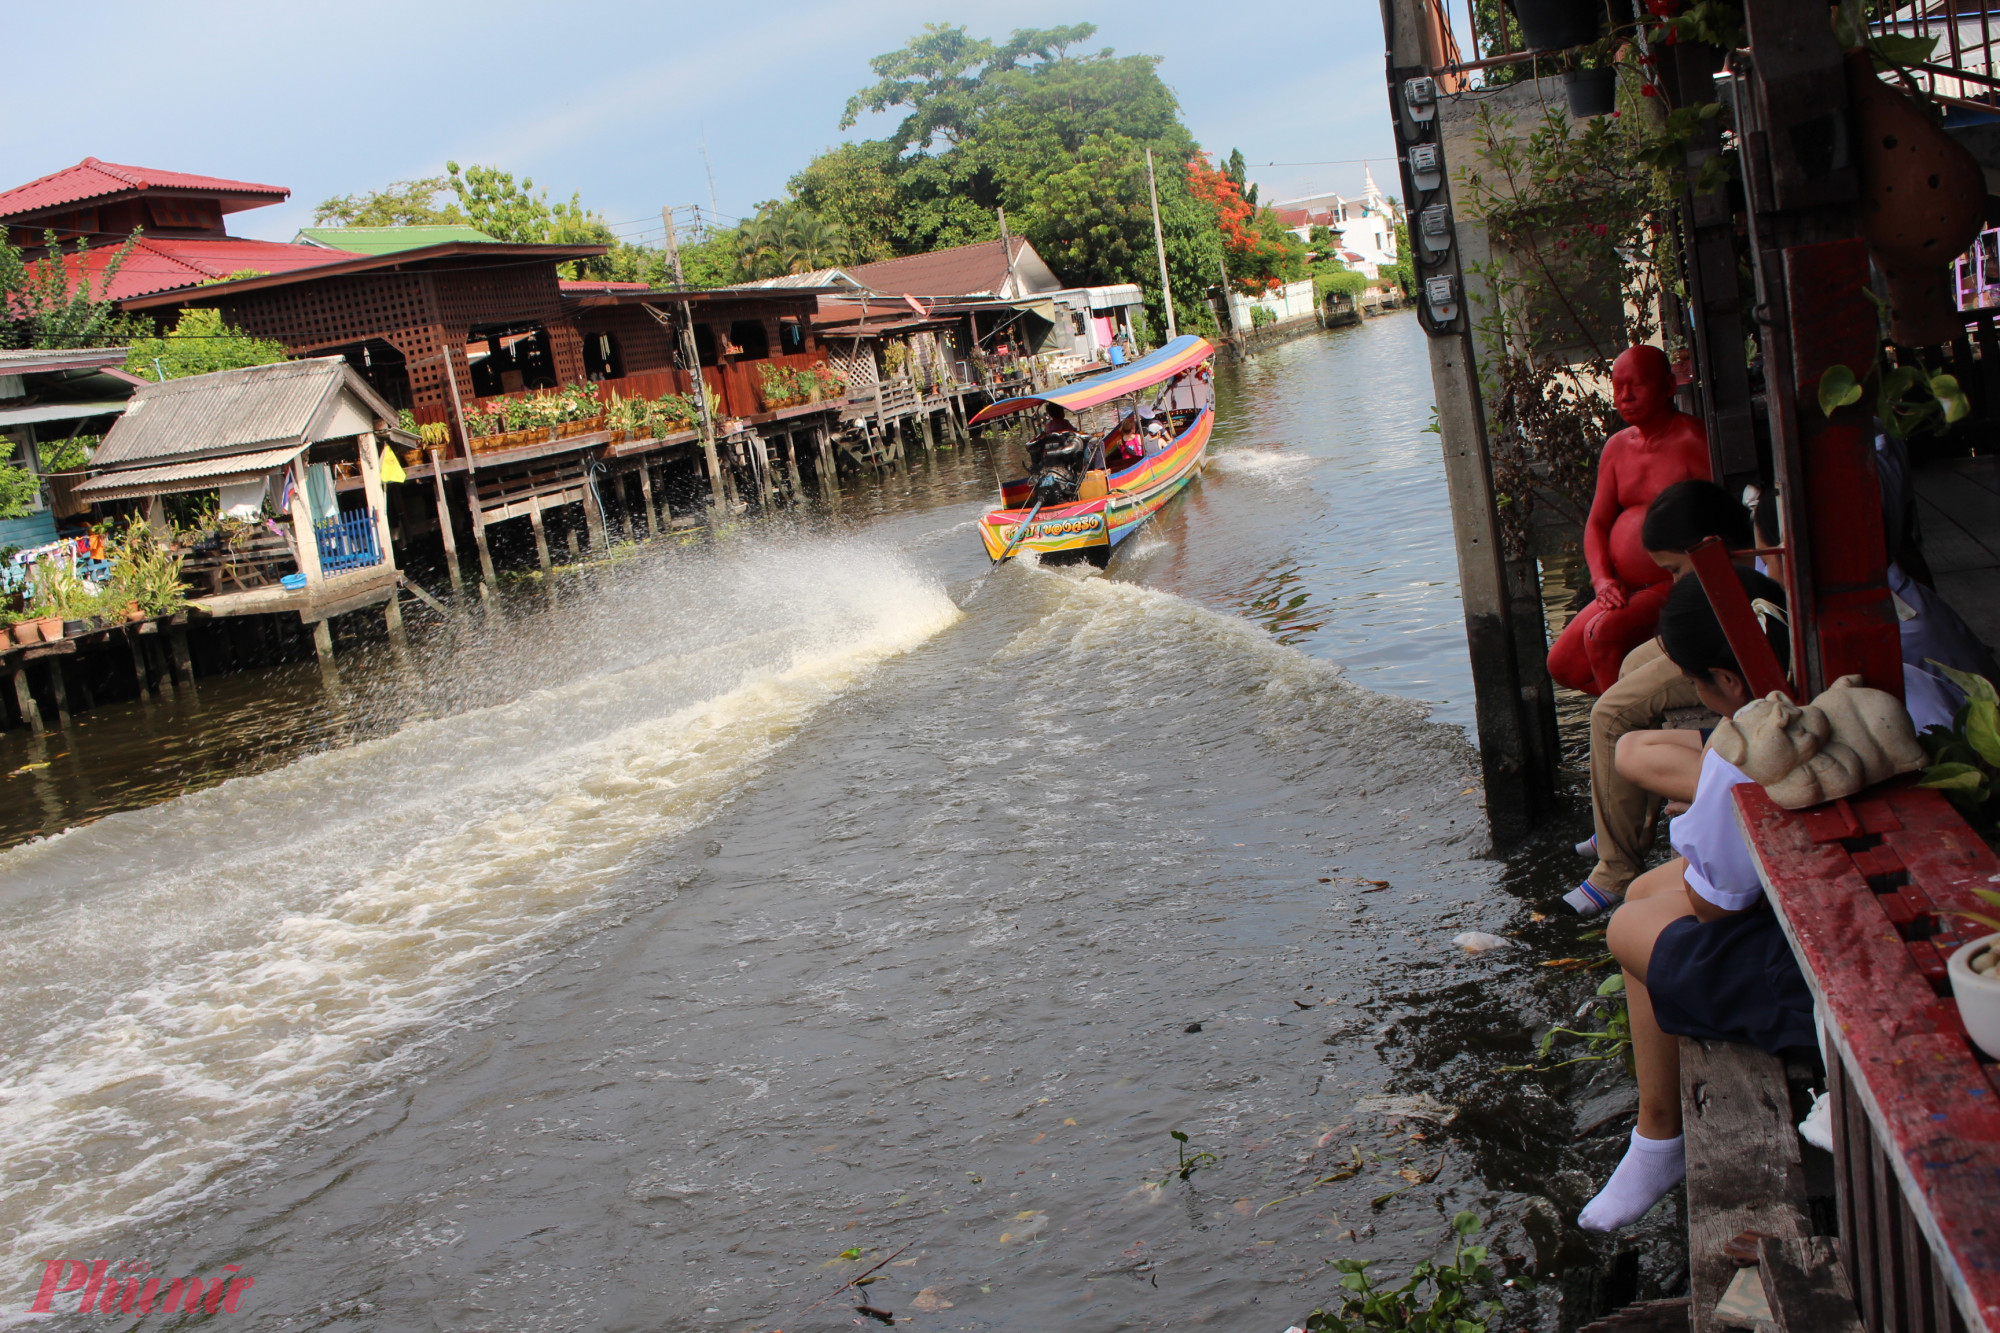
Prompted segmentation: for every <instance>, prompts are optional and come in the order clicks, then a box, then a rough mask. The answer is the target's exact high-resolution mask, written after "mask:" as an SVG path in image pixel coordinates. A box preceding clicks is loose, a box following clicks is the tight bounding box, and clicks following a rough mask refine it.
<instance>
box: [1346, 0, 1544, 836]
mask: <svg viewBox="0 0 2000 1333" xmlns="http://www.w3.org/2000/svg"><path fill="white" fill-rule="evenodd" d="M1427 13H1428V11H1427V10H1426V9H1425V7H1424V0H1382V27H1383V35H1384V37H1385V38H1386V40H1387V45H1388V57H1389V58H1388V69H1387V71H1386V73H1387V75H1388V78H1387V85H1388V86H1387V88H1386V92H1387V93H1388V100H1389V114H1390V120H1391V123H1392V125H1393V126H1394V129H1395V132H1396V137H1397V142H1398V144H1399V145H1400V147H1401V150H1402V151H1401V167H1402V173H1403V197H1404V199H1406V200H1409V201H1411V203H1412V204H1415V203H1417V202H1418V199H1419V195H1420V194H1421V195H1422V196H1423V198H1422V203H1423V206H1424V207H1425V208H1440V209H1443V210H1446V212H1445V217H1446V218H1447V219H1449V217H1450V213H1449V211H1448V210H1449V209H1450V207H1451V186H1450V176H1449V171H1450V168H1451V166H1452V165H1454V164H1452V163H1449V162H1446V161H1444V160H1443V144H1442V142H1441V138H1442V134H1441V130H1440V121H1441V120H1442V119H1443V113H1442V111H1441V109H1440V107H1439V105H1438V103H1439V101H1440V100H1441V99H1440V94H1439V92H1438V85H1437V80H1436V76H1435V75H1434V74H1433V72H1432V71H1433V70H1434V69H1435V68H1436V67H1437V64H1438V56H1437V52H1436V51H1435V50H1433V49H1432V46H1431V41H1432V38H1431V32H1432V30H1431V28H1430V27H1429V24H1428V18H1427ZM1446 95H1449V93H1447V94H1446ZM1420 147H1421V148H1427V149H1429V150H1430V152H1429V153H1427V154H1425V155H1424V156H1428V157H1429V158H1430V160H1431V162H1432V164H1433V166H1434V168H1435V171H1436V176H1435V179H1434V180H1432V183H1431V185H1430V186H1429V187H1428V188H1423V189H1421V190H1420V189H1419V187H1418V185H1417V175H1416V173H1417V170H1418V168H1417V167H1416V165H1415V164H1416V163H1417V162H1418V161H1419V160H1420V159H1419V154H1418V153H1417V152H1416V150H1417V149H1418V148H1420ZM1427 179H1428V177H1427ZM1370 197H1371V199H1374V198H1378V197H1379V191H1377V192H1372V193H1371V196H1370ZM1418 211H1419V210H1417V209H1414V208H1413V209H1412V211H1411V217H1412V218H1415V217H1417V214H1418ZM1447 227H1448V231H1447V235H1448V237H1449V238H1450V244H1449V245H1448V246H1447V248H1446V249H1445V250H1443V251H1428V250H1427V249H1426V248H1425V246H1424V245H1423V244H1421V243H1419V244H1417V245H1415V246H1414V247H1413V249H1412V253H1411V255H1410V261H1411V263H1412V264H1413V265H1415V266H1416V272H1417V283H1418V290H1417V292H1416V304H1417V310H1416V315H1417V320H1418V323H1419V325H1420V327H1421V328H1422V329H1423V331H1424V333H1425V335H1426V337H1425V341H1426V342H1428V343H1429V345H1430V362H1431V385H1432V391H1433V393H1434V394H1435V396H1436V400H1437V414H1438V436H1439V441H1440V443H1441V444H1442V446H1443V451H1444V472H1445V491H1446V494H1447V495H1448V497H1449V499H1450V504H1451V526H1452V534H1453V537H1454V539H1455V542H1456V545H1457V554H1458V581H1459V600H1460V603H1461V604H1462V606H1463V608H1464V612H1465V636H1466V647H1467V650H1468V655H1469V656H1470V658H1471V661H1472V691H1473V713H1474V717H1475V719H1476V720H1477V723H1478V727H1479V754H1480V759H1481V762H1482V766H1483V768H1484V776H1485V786H1486V815H1487V822H1488V824H1489V825H1490V826H1491V827H1492V829H1493V831H1494V833H1495V836H1496V838H1497V839H1498V840H1500V841H1502V842H1506V841H1509V840H1511V839H1512V838H1514V837H1517V836H1519V835H1520V834H1521V833H1523V832H1525V831H1526V829H1527V828H1528V827H1529V826H1530V825H1531V824H1532V823H1533V822H1534V821H1536V820H1537V819H1539V818H1540V817H1541V816H1542V815H1543V814H1544V813H1546V812H1547V810H1548V809H1549V808H1550V805H1551V802H1552V799H1553V794H1554V791H1555V779H1556V769H1557V765H1558V763H1559V761H1560V754H1559V751H1558V744H1557V736H1556V725H1555V691H1554V687H1553V685H1552V684H1551V682H1550V681H1549V676H1548V665H1547V657H1548V651H1549V649H1548V637H1547V633H1546V631H1545V629H1544V627H1543V610H1542V603H1541V589H1540V582H1539V577H1538V573H1537V571H1536V567H1535V561H1534V560H1533V559H1531V558H1523V559H1519V560H1509V559H1508V558H1507V554H1506V550H1505V544H1504V542H1503V540H1502V535H1501V531H1500V517H1499V509H1498V507H1497V505H1496V502H1495V497H1494V490H1493V468H1492V458H1491V454H1490V452H1489V449H1488V442H1487V437H1486V408H1485V404H1484V402H1483V400H1482V398H1481V396H1480V391H1479V362H1478V356H1477V352H1476V349H1475V347H1474V343H1473V336H1472V319H1471V316H1470V314H1469V313H1468V311H1467V309H1466V299H1465V294H1464V293H1465V275H1464V272H1463V270H1462V267H1461V264H1460V256H1459V243H1458V240H1457V233H1456V232H1455V231H1453V230H1449V228H1450V223H1449V222H1447ZM1412 230H1415V228H1414V227H1413V228H1412Z"/></svg>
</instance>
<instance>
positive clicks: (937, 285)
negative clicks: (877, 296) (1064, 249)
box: [842, 236, 1028, 296]
mask: <svg viewBox="0 0 2000 1333" xmlns="http://www.w3.org/2000/svg"><path fill="white" fill-rule="evenodd" d="M1012 239H1013V242H1014V257H1015V258H1016V259H1017V260H1018V259H1019V258H1020V255H1021V252H1022V251H1023V250H1025V249H1026V248H1027V246H1028V242H1027V240H1026V239H1025V238H1023V237H1020V236H1016V237H1014V238H1012ZM842 272H844V273H846V274H847V276H848V277H850V278H853V279H854V280H855V281H856V282H858V283H860V284H861V285H862V286H864V287H868V288H870V289H872V290H874V291H878V292H887V293H889V294H890V295H892V296H893V295H899V294H902V293H908V294H910V295H912V296H976V295H980V294H983V293H995V294H997V293H998V292H999V291H1000V289H1001V288H1002V287H1003V286H1005V285H1006V282H1007V257H1006V255H1005V254H1004V253H1002V251H1001V249H1000V242H999V241H997V240H994V241H980V242H978V243H977V244H974V245H958V246H953V247H952V248H951V249H949V250H934V251H932V252H931V253H930V254H927V255H905V256H903V257H902V258H901V259H885V260H883V261H881V262H880V263H877V264H855V265H853V266H851V267H849V268H846V269H843V270H842Z"/></svg>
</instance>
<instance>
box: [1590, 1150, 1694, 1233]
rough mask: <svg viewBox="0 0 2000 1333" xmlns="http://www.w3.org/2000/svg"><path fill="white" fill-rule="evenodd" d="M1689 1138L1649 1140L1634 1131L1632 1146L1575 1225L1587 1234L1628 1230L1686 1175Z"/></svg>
mask: <svg viewBox="0 0 2000 1333" xmlns="http://www.w3.org/2000/svg"><path fill="white" fill-rule="evenodd" d="M1686 1145H1687V1137H1686V1136H1685V1135H1682V1134H1676V1135H1674V1136H1673V1137H1672V1138H1670V1139H1649V1138H1646V1137H1645V1136H1644V1135H1642V1134H1640V1133H1639V1131H1638V1130H1636V1129H1635V1130H1633V1131H1632V1146H1631V1147H1629V1148H1627V1149H1626V1150H1625V1158H1624V1160H1623V1161H1621V1162H1619V1163H1618V1169H1617V1170H1616V1171H1613V1172H1612V1173H1611V1179H1610V1181H1608V1182H1607V1183H1606V1184H1605V1186H1604V1188H1603V1189H1602V1190H1600V1191H1598V1194H1597V1197H1596V1198H1594V1199H1592V1200H1591V1201H1590V1202H1589V1203H1587V1204H1585V1205H1584V1206H1583V1211H1582V1212H1581V1213H1579V1214H1577V1218H1576V1224H1577V1225H1578V1226H1580V1227H1582V1228H1583V1229H1584V1230H1585V1231H1616V1230H1618V1228H1620V1227H1629V1226H1631V1225H1632V1224H1633V1223H1634V1222H1636V1221H1638V1220H1639V1219H1640V1218H1642V1217H1644V1216H1645V1215H1646V1214H1647V1213H1648V1212H1649V1211H1651V1209H1652V1207H1653V1205H1654V1204H1656V1203H1658V1202H1659V1201H1660V1200H1661V1199H1663V1198H1665V1197H1666V1193H1667V1191H1668V1190H1670V1189H1672V1188H1673V1187H1674V1186H1676V1185H1678V1184H1680V1182H1681V1177H1683V1176H1685V1175H1686V1174H1687V1150H1686Z"/></svg>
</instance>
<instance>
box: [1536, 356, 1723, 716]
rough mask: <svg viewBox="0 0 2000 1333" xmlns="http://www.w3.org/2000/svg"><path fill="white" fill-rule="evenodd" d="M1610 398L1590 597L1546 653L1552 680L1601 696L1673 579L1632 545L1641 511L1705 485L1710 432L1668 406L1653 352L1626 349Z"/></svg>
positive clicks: (1588, 534) (1649, 630)
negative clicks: (1678, 488) (1618, 422)
mask: <svg viewBox="0 0 2000 1333" xmlns="http://www.w3.org/2000/svg"><path fill="white" fill-rule="evenodd" d="M1611 402H1612V405H1613V406H1615V407H1616V408H1617V409H1618V415H1619V416H1621V417H1623V418H1625V421H1626V427H1625V429H1624V430H1621V431H1619V432H1618V433H1617V434H1616V435H1613V436H1612V437H1611V438H1610V439H1608V440H1606V441H1605V442H1604V453H1603V454H1602V455H1601V456H1600V457H1599V459H1598V463H1597V498H1596V499H1595V500H1594V501H1592V503H1591V506H1590V520H1589V522H1587V523H1586V524H1585V525H1584V529H1583V555H1584V559H1585V560H1587V561H1588V562H1589V563H1590V586H1591V587H1592V588H1593V589H1595V590H1596V593H1597V597H1596V600H1594V601H1592V602H1590V603H1589V604H1588V605H1586V606H1585V607H1584V608H1583V610H1581V611H1579V612H1577V614H1576V616H1575V618H1574V619H1572V620H1571V621H1570V622H1569V624H1568V626H1567V627H1565V628H1564V630H1563V632H1562V634H1561V636H1560V637H1559V638H1557V639H1556V642H1555V646H1554V647H1553V648H1551V649H1549V675H1550V676H1551V677H1553V678H1554V679H1555V682H1556V684H1558V685H1565V686H1567V687H1569V688H1570V689H1573V690H1582V691H1584V692H1585V693H1587V694H1602V693H1604V692H1605V691H1606V690H1607V689H1610V688H1611V686H1612V685H1613V684H1615V683H1616V682H1617V680H1618V668H1619V666H1620V664H1621V663H1623V662H1624V660H1625V654H1627V653H1629V652H1631V651H1632V650H1633V649H1634V648H1636V647H1638V646H1639V645H1640V644H1642V643H1644V642H1645V641H1646V640H1648V639H1650V638H1652V637H1653V634H1654V633H1655V631H1656V629H1657V627H1658V624H1659V619H1660V608H1661V607H1662V606H1664V605H1665V604H1666V600H1667V590H1668V589H1669V588H1671V587H1672V586H1673V580H1672V578H1671V577H1670V576H1669V575H1668V573H1667V571H1666V570H1664V569H1662V568H1660V566H1659V565H1657V564H1655V563H1654V561H1653V558H1652V556H1650V555H1648V554H1647V553H1646V548H1645V546H1644V545H1643V544H1642V543H1641V542H1640V540H1639V530H1640V528H1641V527H1642V526H1643V525H1644V523H1645V521H1646V507H1647V506H1648V505H1650V504H1652V503H1653V499H1654V497H1655V496H1657V495H1658V494H1659V493H1660V492H1661V491H1663V490H1665V489H1666V488H1667V487H1669V486H1671V485H1673V484H1674V483H1675V482H1677V481H1687V480H1689V479H1691V478H1692V479H1697V480H1701V481H1707V480H1710V477H1709V466H1708V431H1707V429H1706V428H1704V427H1703V426H1702V424H1701V422H1700V421H1699V420H1698V419H1696V418H1694V417H1691V416H1689V415H1688V414H1687V413H1685V412H1683V411H1681V410H1680V409H1678V408H1676V407H1675V406H1674V370H1673V366H1672V365H1671V364H1670V363H1669V362H1668V361H1667V354H1666V353H1665V352H1663V351H1661V350H1660V349H1659V348H1657V347H1650V346H1640V347H1628V348H1626V349H1625V350H1624V351H1623V352H1621V353H1619V354H1618V360H1617V361H1616V362H1615V363H1613V365H1612V367H1611Z"/></svg>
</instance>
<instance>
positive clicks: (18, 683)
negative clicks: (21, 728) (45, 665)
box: [7, 666, 46, 732]
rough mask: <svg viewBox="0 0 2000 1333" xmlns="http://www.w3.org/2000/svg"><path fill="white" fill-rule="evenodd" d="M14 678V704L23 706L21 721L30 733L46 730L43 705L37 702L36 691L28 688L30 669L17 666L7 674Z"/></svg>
mask: <svg viewBox="0 0 2000 1333" xmlns="http://www.w3.org/2000/svg"><path fill="white" fill-rule="evenodd" d="M7 674H8V675H10V676H12V677H13V678H14V702H15V703H17V704H19V705H20V706H21V721H22V723H23V724H24V725H26V726H27V728H28V730H29V731H32V732H38V731H44V730H46V728H45V727H43V726H42V709H41V705H39V704H37V703H36V702H35V694H34V691H32V690H30V689H29V688H28V669H27V668H26V667H21V666H17V667H15V668H14V669H13V670H12V671H10V672H8V673H7Z"/></svg>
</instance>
